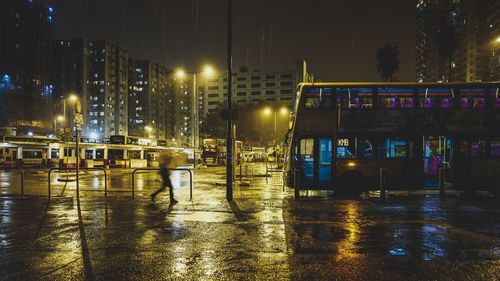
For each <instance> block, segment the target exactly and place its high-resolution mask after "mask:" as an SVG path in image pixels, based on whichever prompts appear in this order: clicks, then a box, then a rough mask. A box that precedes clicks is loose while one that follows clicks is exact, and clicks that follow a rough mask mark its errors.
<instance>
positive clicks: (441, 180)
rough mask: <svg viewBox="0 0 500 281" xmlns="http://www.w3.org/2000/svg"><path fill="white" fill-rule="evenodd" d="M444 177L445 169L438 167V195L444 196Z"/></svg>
mask: <svg viewBox="0 0 500 281" xmlns="http://www.w3.org/2000/svg"><path fill="white" fill-rule="evenodd" d="M444 179H445V170H444V168H439V171H438V186H439V196H444Z"/></svg>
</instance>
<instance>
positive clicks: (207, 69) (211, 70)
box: [203, 65, 215, 78]
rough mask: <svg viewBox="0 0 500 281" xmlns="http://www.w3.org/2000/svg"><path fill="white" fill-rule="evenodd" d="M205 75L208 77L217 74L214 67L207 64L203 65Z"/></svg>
mask: <svg viewBox="0 0 500 281" xmlns="http://www.w3.org/2000/svg"><path fill="white" fill-rule="evenodd" d="M203 75H205V77H207V78H210V77H212V76H214V75H215V70H214V68H213V67H212V66H210V65H205V66H204V67H203Z"/></svg>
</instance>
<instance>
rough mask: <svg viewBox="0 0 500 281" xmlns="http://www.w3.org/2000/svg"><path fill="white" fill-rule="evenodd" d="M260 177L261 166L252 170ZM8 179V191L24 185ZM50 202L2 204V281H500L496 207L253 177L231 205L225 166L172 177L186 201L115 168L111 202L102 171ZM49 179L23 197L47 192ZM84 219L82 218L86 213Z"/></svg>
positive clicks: (37, 178) (60, 190) (0, 179)
mask: <svg viewBox="0 0 500 281" xmlns="http://www.w3.org/2000/svg"><path fill="white" fill-rule="evenodd" d="M255 169H256V170H258V169H259V167H256V168H255ZM9 173H10V172H7V173H6V172H0V188H1V192H2V193H6V194H10V193H15V192H16V191H15V190H14V191H13V190H12V189H13V188H15V186H16V184H17V182H16V179H15V178H16V176H15V174H9ZM58 177H60V175H54V177H53V179H52V182H53V185H54V186H53V188H54V194H56V195H57V196H55V197H53V198H51V199H50V200H48V199H47V198H46V197H40V196H36V197H25V198H18V197H11V196H7V197H1V198H0V279H1V280H30V279H42V280H67V279H71V280H85V279H97V280H111V279H112V280H273V279H274V280H499V279H500V210H499V207H498V204H496V203H495V202H493V201H490V200H489V199H474V200H459V199H457V198H447V199H439V198H436V197H396V198H391V199H387V200H384V201H381V200H378V199H376V198H365V199H349V198H324V197H323V198H316V197H311V198H305V199H303V200H301V201H295V200H293V198H292V197H291V194H293V192H288V191H285V192H283V190H282V186H281V184H280V179H279V178H278V177H273V178H270V179H267V182H266V179H265V178H263V177H258V178H254V179H252V181H251V183H250V186H247V187H243V186H241V187H239V186H236V187H235V192H234V195H235V200H234V201H233V202H230V203H228V202H227V201H226V200H225V187H224V186H222V185H221V184H223V183H224V181H225V180H224V168H206V169H200V170H196V171H195V184H194V194H193V200H192V201H189V200H188V199H189V188H188V186H189V183H188V178H187V177H186V176H185V175H183V174H182V173H176V174H174V175H173V178H174V185H175V192H176V197H177V198H178V199H179V200H180V203H179V204H177V205H174V206H168V195H167V194H166V193H165V194H162V195H160V198H159V200H158V203H157V204H156V205H150V204H149V202H148V200H147V199H148V198H147V197H148V196H147V195H148V194H149V193H151V192H152V191H153V190H154V189H155V188H157V187H158V186H159V184H160V183H159V182H158V181H157V180H158V179H159V178H158V175H157V174H156V173H155V172H148V173H145V174H140V175H138V176H137V179H136V183H137V193H136V199H135V200H132V199H131V198H130V187H131V183H130V180H131V178H130V175H129V171H125V170H112V171H111V175H110V179H109V182H110V183H111V188H110V193H109V195H108V198H107V199H105V198H104V194H103V192H101V191H103V187H102V186H103V178H102V177H101V176H100V175H99V174H98V173H97V172H95V173H94V172H88V173H87V174H85V175H82V183H81V186H82V191H81V200H80V203H81V204H80V212H79V209H78V201H77V199H76V197H75V190H74V183H68V184H67V185H66V186H65V183H63V182H60V181H58V179H57V178H58ZM46 181H47V180H46V174H43V173H33V174H28V175H27V183H26V193H27V194H33V195H46V192H47V191H46V188H47V185H46ZM79 215H81V216H79Z"/></svg>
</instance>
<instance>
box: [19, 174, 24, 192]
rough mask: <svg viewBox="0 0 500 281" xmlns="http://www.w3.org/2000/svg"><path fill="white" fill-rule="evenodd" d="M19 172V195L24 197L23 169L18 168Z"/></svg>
mask: <svg viewBox="0 0 500 281" xmlns="http://www.w3.org/2000/svg"><path fill="white" fill-rule="evenodd" d="M19 172H20V173H21V196H23V197H24V171H23V169H19Z"/></svg>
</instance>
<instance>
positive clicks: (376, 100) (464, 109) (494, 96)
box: [284, 83, 500, 194]
mask: <svg viewBox="0 0 500 281" xmlns="http://www.w3.org/2000/svg"><path fill="white" fill-rule="evenodd" d="M499 89H500V83H302V84H299V86H298V94H297V98H296V101H295V104H294V109H293V113H292V114H291V119H290V127H289V129H290V130H289V132H288V134H287V137H286V142H287V146H288V147H287V149H286V156H285V174H284V180H285V183H286V185H287V186H289V187H292V188H293V187H296V186H299V188H300V189H333V190H337V191H339V192H343V193H345V192H347V193H352V194H358V193H359V192H361V191H362V190H366V189H373V188H377V186H378V179H379V171H380V168H385V169H386V170H385V171H386V175H387V177H386V187H387V188H389V189H419V188H437V187H438V185H439V182H438V175H439V173H440V171H441V173H442V174H443V173H444V185H445V188H448V189H465V190H478V189H490V190H491V189H492V188H493V187H494V186H496V184H497V180H498V177H499V176H500V175H499V173H500V93H499Z"/></svg>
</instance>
